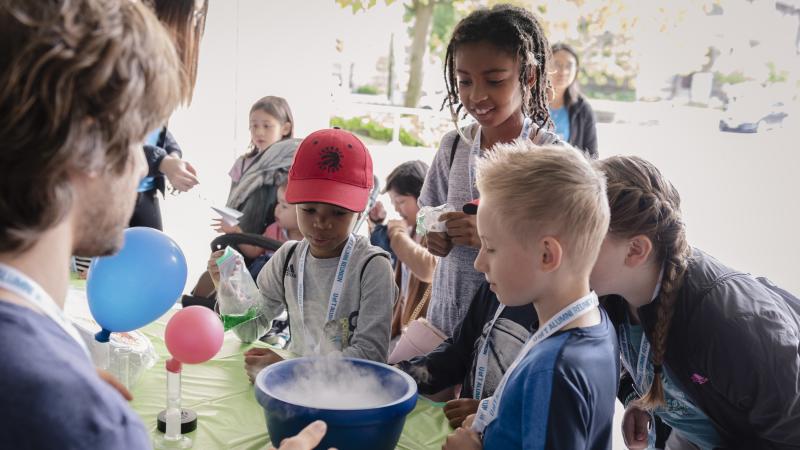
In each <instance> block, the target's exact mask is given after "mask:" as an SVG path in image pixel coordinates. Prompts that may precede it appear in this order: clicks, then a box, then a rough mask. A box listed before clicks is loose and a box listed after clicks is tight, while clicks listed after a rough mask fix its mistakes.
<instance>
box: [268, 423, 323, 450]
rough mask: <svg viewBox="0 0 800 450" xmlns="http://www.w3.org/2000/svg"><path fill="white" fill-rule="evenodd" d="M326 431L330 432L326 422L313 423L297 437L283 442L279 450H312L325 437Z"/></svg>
mask: <svg viewBox="0 0 800 450" xmlns="http://www.w3.org/2000/svg"><path fill="white" fill-rule="evenodd" d="M326 431H328V425H326V424H325V422H323V421H321V420H317V421H315V422H311V423H310V424H309V425H308V426H307V427H305V428H303V430H302V431H300V433H298V434H297V435H296V436H292V437H290V438H288V439H284V440H283V441H281V446H280V447H278V450H312V449H313V448H315V447H316V446H317V444H319V442H320V441H321V440H322V438H323V437H325V432H326ZM328 450H336V449H333V448H332V449H328Z"/></svg>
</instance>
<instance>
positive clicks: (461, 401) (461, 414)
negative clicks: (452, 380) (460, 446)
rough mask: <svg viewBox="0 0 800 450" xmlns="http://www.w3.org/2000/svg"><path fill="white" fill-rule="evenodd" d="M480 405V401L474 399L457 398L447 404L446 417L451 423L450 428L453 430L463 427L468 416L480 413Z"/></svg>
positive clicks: (445, 406)
mask: <svg viewBox="0 0 800 450" xmlns="http://www.w3.org/2000/svg"><path fill="white" fill-rule="evenodd" d="M479 403H480V402H479V401H478V400H475V399H472V398H457V399H455V400H450V401H449V402H447V403H446V404H445V405H444V415H445V416H446V417H447V420H448V421H449V422H450V426H451V427H453V428H458V427H460V426H463V422H464V419H466V418H467V416H469V415H472V414H475V413H476V412H478V404H479Z"/></svg>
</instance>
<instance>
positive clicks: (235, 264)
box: [217, 247, 267, 342]
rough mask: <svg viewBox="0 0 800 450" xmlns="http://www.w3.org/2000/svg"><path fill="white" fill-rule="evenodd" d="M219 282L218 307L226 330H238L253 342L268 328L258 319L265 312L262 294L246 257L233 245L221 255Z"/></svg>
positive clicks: (237, 331) (247, 340)
mask: <svg viewBox="0 0 800 450" xmlns="http://www.w3.org/2000/svg"><path fill="white" fill-rule="evenodd" d="M217 266H218V267H219V285H218V286H217V306H218V307H219V314H220V317H221V318H222V324H223V325H224V327H225V331H228V330H234V331H235V332H236V335H237V336H239V338H240V339H241V340H242V341H244V342H252V341H255V340H257V339H258V338H259V337H261V336H262V335H263V334H264V333H265V332H266V330H267V327H266V326H262V325H260V322H262V321H259V320H257V319H258V318H259V317H260V316H261V313H260V311H259V307H258V302H259V298H260V297H261V293H260V292H259V291H258V286H256V282H255V281H254V280H253V277H252V276H251V275H250V272H249V271H248V270H247V266H246V265H245V262H244V257H243V256H242V255H241V254H239V252H237V251H236V250H234V249H232V248H231V247H226V248H225V253H223V255H222V256H220V257H219V258H217Z"/></svg>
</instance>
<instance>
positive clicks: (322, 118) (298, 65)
mask: <svg viewBox="0 0 800 450" xmlns="http://www.w3.org/2000/svg"><path fill="white" fill-rule="evenodd" d="M301 5H302V7H301ZM334 8H338V7H337V6H336V5H335V3H334V2H333V1H329V0H304V1H303V2H302V4H301V3H300V2H296V1H290V0H270V1H264V0H224V1H212V2H210V3H209V11H208V19H207V23H206V32H205V36H204V38H203V41H202V45H201V51H200V64H199V69H198V79H197V86H196V89H195V94H194V100H193V102H192V104H191V106H190V107H188V108H182V109H180V110H179V111H177V112H176V113H175V114H174V115H173V116H172V118H171V119H170V129H171V130H172V132H173V133H174V134H175V136H176V138H177V139H178V142H179V143H180V145H181V147H182V148H183V150H184V158H185V159H186V160H187V161H189V162H191V163H192V164H193V165H194V166H195V167H196V169H197V171H198V175H199V178H200V186H198V187H197V188H196V189H194V190H192V191H191V192H189V193H183V194H180V195H178V196H170V195H168V196H167V198H166V200H165V202H164V203H163V204H162V212H163V215H164V222H165V231H166V232H167V233H169V234H170V235H171V236H173V238H175V239H176V240H177V241H178V243H179V244H180V246H181V247H182V248H183V250H184V252H185V253H186V256H187V261H188V263H189V273H190V275H189V278H190V279H189V281H188V283H189V285H188V286H187V290H188V289H190V288H191V286H192V285H193V283H194V280H195V278H196V276H197V274H199V273H200V272H202V270H203V269H204V268H205V261H206V259H207V258H208V243H210V242H211V240H212V239H213V238H214V237H215V236H216V233H214V232H213V231H212V230H211V228H210V227H209V224H210V222H211V218H212V217H214V214H212V212H211V210H210V208H209V205H210V204H212V203H213V204H224V202H225V199H226V198H227V193H228V188H229V183H230V179H229V178H228V176H227V173H228V170H229V169H230V167H231V165H232V163H233V161H234V159H235V158H236V156H238V155H240V154H241V153H243V152H244V151H245V150H246V148H247V145H248V143H249V139H250V135H249V132H248V113H249V110H250V106H251V105H252V104H253V102H255V101H256V100H258V99H259V98H261V97H263V96H265V95H278V96H282V97H285V98H286V99H287V100H288V102H289V104H290V106H291V108H292V112H293V114H294V118H295V123H296V128H295V130H296V135H297V136H304V135H305V134H307V133H309V132H310V131H313V130H315V129H319V128H324V127H326V126H327V125H328V120H329V117H330V110H331V106H330V91H331V86H330V83H331V75H330V74H331V65H332V58H333V50H334V42H335V39H334V37H333V36H334V27H335V26H336V25H335V23H334V22H333V21H330V20H328V18H329V17H330V16H331V13H332V12H333V11H334ZM310 12H313V14H310Z"/></svg>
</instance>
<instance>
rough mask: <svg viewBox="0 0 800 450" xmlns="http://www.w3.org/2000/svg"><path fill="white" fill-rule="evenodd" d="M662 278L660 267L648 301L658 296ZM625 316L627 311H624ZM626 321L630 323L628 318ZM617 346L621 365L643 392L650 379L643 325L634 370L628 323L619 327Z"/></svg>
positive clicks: (648, 351)
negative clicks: (620, 355) (656, 281)
mask: <svg viewBox="0 0 800 450" xmlns="http://www.w3.org/2000/svg"><path fill="white" fill-rule="evenodd" d="M663 278H664V268H663V267H662V268H661V275H659V277H658V283H656V288H655V289H654V290H653V295H652V296H651V297H650V301H651V302H653V301H655V299H656V297H658V292H659V291H660V290H661V281H662V280H663ZM625 315H626V317H627V316H628V313H627V312H626V314H625ZM626 321H627V322H628V323H630V320H627V319H626ZM618 337H619V346H620V349H621V350H622V365H623V366H625V370H627V371H628V373H629V374H631V377H632V378H633V384H634V385H635V386H636V387H637V388H638V390H639V392H640V393H644V392H645V391H646V390H647V386H649V385H650V382H651V380H650V379H649V378H650V377H648V376H647V363H648V361H649V359H650V341H648V340H647V333H645V331H644V327H642V340H641V342H639V355H638V357H637V359H636V370H633V369H634V367H633V358H632V355H631V352H630V350H631V346H630V337H629V336H628V325H625V324H623V325H622V326H621V327H619V333H618Z"/></svg>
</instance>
